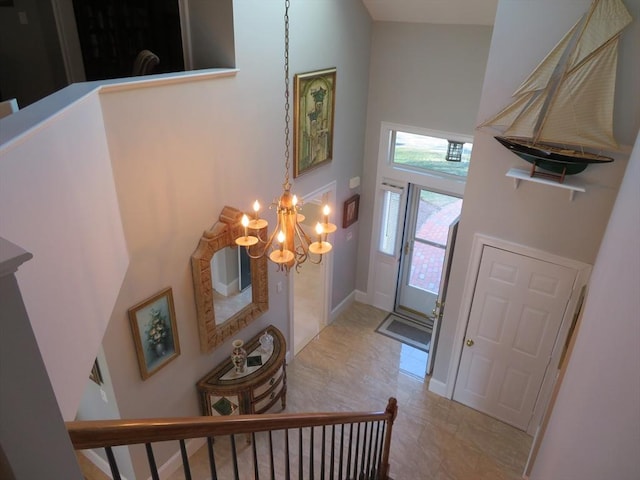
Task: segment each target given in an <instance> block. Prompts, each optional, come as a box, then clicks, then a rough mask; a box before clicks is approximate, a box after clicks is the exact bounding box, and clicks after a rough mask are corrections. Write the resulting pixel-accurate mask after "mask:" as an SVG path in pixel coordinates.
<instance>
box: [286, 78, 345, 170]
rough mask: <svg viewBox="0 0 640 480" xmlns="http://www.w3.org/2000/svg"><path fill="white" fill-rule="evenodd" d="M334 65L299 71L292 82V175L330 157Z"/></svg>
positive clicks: (327, 160) (331, 146)
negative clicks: (326, 67)
mask: <svg viewBox="0 0 640 480" xmlns="http://www.w3.org/2000/svg"><path fill="white" fill-rule="evenodd" d="M335 96H336V69H335V68H329V69H326V70H318V71H315V72H309V73H299V74H296V75H295V77H294V83H293V97H294V110H293V140H294V149H293V177H294V178H296V177H298V176H300V175H302V174H303V173H305V172H307V171H308V170H311V169H313V168H316V167H319V166H320V165H323V164H324V163H326V162H329V161H331V158H332V156H333V117H334V115H333V111H334V109H335Z"/></svg>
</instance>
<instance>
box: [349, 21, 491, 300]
mask: <svg viewBox="0 0 640 480" xmlns="http://www.w3.org/2000/svg"><path fill="white" fill-rule="evenodd" d="M490 40H491V27H481V26H462V25H431V24H410V23H395V22H375V23H374V27H373V33H372V40H371V67H370V76H369V79H370V87H369V101H368V105H367V130H366V137H365V167H364V171H363V177H362V199H361V202H360V224H361V226H360V228H361V229H362V231H364V232H370V231H372V230H373V227H372V216H373V203H374V194H375V192H376V185H375V182H376V173H377V164H378V154H379V147H380V125H381V122H391V123H397V124H400V125H409V126H414V127H420V128H425V129H432V130H439V131H444V132H452V133H458V134H463V135H473V134H474V128H475V119H476V116H477V112H478V105H479V103H480V92H481V90H482V79H483V78H484V71H485V66H486V61H487V56H488V54H489V43H490ZM370 246H371V237H370V235H363V236H362V237H361V239H360V244H359V249H358V273H357V284H356V285H357V288H358V290H360V291H363V292H364V291H366V290H367V275H368V274H369V249H370Z"/></svg>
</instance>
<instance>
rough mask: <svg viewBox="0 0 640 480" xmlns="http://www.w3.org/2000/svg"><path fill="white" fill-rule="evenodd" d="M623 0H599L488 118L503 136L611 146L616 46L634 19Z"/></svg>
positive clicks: (613, 143)
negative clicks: (497, 110) (506, 102)
mask: <svg viewBox="0 0 640 480" xmlns="http://www.w3.org/2000/svg"><path fill="white" fill-rule="evenodd" d="M631 20H632V18H631V15H630V14H629V12H628V11H627V9H626V7H625V6H624V4H623V3H622V1H621V0H595V1H594V3H593V4H592V6H591V9H590V10H589V12H588V13H586V14H585V15H584V16H583V17H582V18H581V19H580V20H579V21H578V22H577V23H576V24H575V25H574V26H573V27H572V28H571V30H570V31H569V32H568V33H567V34H566V35H565V36H564V38H563V39H562V40H561V41H560V42H559V43H558V44H557V45H556V46H555V47H554V49H553V50H551V52H550V53H549V54H548V55H547V56H546V57H545V59H544V60H543V61H542V62H541V63H540V64H539V65H538V66H537V67H536V69H535V70H534V71H533V72H532V73H531V75H530V76H529V77H528V78H527V79H526V80H525V81H524V82H523V83H522V85H520V87H519V88H518V89H517V90H516V92H515V93H514V97H515V98H514V101H513V102H512V103H511V104H510V105H508V106H507V107H506V108H504V109H503V110H502V111H500V112H499V113H498V114H496V115H495V116H494V117H492V118H490V119H489V120H487V121H485V122H484V123H483V124H482V125H480V126H481V127H482V126H493V127H495V128H498V129H500V130H501V131H503V134H504V136H505V137H508V138H520V139H527V140H528V141H529V142H530V143H531V144H532V145H536V144H539V143H552V144H561V145H565V146H566V145H571V146H574V147H578V148H580V149H581V148H583V147H587V148H595V149H598V150H612V149H616V148H617V142H616V141H615V139H614V137H613V103H614V93H615V76H616V66H617V51H618V50H617V46H618V38H619V36H620V33H621V31H622V30H623V29H624V28H625V27H626V26H627V25H628V24H629V23H631Z"/></svg>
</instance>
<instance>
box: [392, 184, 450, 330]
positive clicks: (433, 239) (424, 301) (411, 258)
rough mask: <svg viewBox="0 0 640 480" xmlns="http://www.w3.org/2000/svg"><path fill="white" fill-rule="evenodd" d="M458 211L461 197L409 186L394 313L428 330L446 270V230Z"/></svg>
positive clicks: (447, 233)
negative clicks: (422, 324)
mask: <svg viewBox="0 0 640 480" xmlns="http://www.w3.org/2000/svg"><path fill="white" fill-rule="evenodd" d="M461 210H462V199H461V198H458V197H456V196H452V195H445V194H442V193H437V192H433V191H431V190H429V189H427V188H423V187H420V186H418V185H410V186H409V201H408V203H407V214H406V217H407V218H406V221H405V228H404V239H403V243H404V246H403V248H402V252H401V257H400V274H399V275H398V287H397V291H396V304H395V311H396V312H398V313H401V314H404V315H405V316H408V317H410V318H413V319H414V320H416V321H417V322H420V323H424V324H425V325H426V326H428V327H433V324H434V311H435V310H436V304H437V301H438V298H439V296H440V289H441V285H442V278H443V273H444V272H445V270H446V267H447V259H446V252H447V249H448V248H449V245H448V244H447V241H448V239H449V233H450V232H449V230H450V227H451V225H453V224H454V223H456V222H457V221H458V217H459V216H460V211H461ZM449 251H450V252H452V251H453V250H451V249H450V248H449Z"/></svg>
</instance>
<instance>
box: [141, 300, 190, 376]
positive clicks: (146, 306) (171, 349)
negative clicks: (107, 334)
mask: <svg viewBox="0 0 640 480" xmlns="http://www.w3.org/2000/svg"><path fill="white" fill-rule="evenodd" d="M129 321H130V322H131V331H132V333H133V341H134V343H135V346H136V354H137V356H138V364H139V366H140V375H141V376H142V379H143V380H146V379H147V378H149V377H150V376H151V375H153V374H154V373H156V372H157V371H158V370H160V369H161V368H162V367H165V366H166V365H167V364H168V363H169V362H171V361H172V360H174V359H175V358H176V357H177V356H178V355H180V343H179V341H178V329H177V327H176V313H175V309H174V306H173V293H172V292H171V287H169V288H166V289H164V290H162V291H161V292H158V293H156V294H155V295H153V296H152V297H151V298H148V299H147V300H144V301H142V302H140V303H138V304H137V305H135V306H133V307H131V308H130V309H129Z"/></svg>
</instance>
